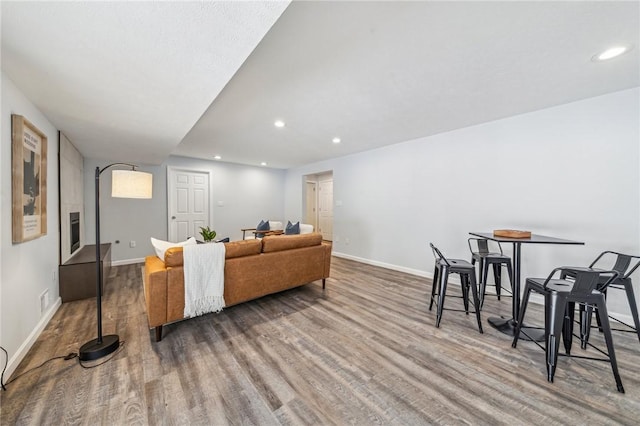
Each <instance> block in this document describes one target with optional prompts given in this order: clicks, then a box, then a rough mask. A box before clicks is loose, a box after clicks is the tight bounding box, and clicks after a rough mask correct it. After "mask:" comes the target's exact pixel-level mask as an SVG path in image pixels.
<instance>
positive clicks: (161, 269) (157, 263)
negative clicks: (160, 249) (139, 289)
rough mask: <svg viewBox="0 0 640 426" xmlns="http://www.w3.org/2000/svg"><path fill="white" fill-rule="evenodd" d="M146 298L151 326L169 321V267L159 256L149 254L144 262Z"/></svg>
mask: <svg viewBox="0 0 640 426" xmlns="http://www.w3.org/2000/svg"><path fill="white" fill-rule="evenodd" d="M143 284H144V298H145V303H146V305H147V317H148V320H149V327H157V326H161V325H162V324H165V323H166V322H167V269H166V268H165V266H164V262H163V261H162V260H160V259H158V256H147V257H146V258H145V262H144V281H143Z"/></svg>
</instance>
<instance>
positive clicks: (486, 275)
mask: <svg viewBox="0 0 640 426" xmlns="http://www.w3.org/2000/svg"><path fill="white" fill-rule="evenodd" d="M488 278H489V264H488V263H487V261H486V260H485V261H484V262H483V264H482V283H481V284H480V286H481V288H480V308H481V309H482V307H483V306H484V298H485V296H486V295H487V279H488Z"/></svg>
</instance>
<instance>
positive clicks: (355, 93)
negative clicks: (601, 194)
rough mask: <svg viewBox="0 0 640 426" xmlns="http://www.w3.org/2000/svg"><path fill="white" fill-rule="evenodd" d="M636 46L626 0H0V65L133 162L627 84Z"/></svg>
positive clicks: (88, 141)
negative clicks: (615, 51) (608, 55)
mask: <svg viewBox="0 0 640 426" xmlns="http://www.w3.org/2000/svg"><path fill="white" fill-rule="evenodd" d="M616 43H626V44H633V45H634V47H633V48H632V50H631V51H630V52H628V53H627V54H625V55H623V56H620V57H618V58H615V59H612V60H610V61H607V62H593V61H591V58H592V56H593V55H595V54H597V53H599V52H600V51H602V50H604V49H605V48H607V47H610V46H611V45H612V44H616ZM639 53H640V3H639V2H635V1H634V2H614V1H606V2H535V1H534V2H506V1H505V2H426V1H425V2H390V1H389V2H302V1H296V2H292V3H291V4H289V3H287V2H204V3H178V2H168V3H155V2H154V3H146V2H145V3H93V2H90V3H76V2H73V3H37V4H35V3H10V4H8V3H6V2H3V3H2V68H3V70H4V71H5V73H6V74H7V75H8V76H9V77H10V78H11V79H12V80H13V81H14V82H15V83H16V85H18V86H19V87H20V88H21V90H23V91H24V92H25V94H26V95H27V96H28V97H29V98H30V99H31V100H32V101H33V102H34V103H35V104H36V106H38V107H39V108H40V110H41V111H43V113H44V114H45V115H46V116H47V117H48V118H49V119H50V121H51V122H52V123H53V124H54V125H56V126H57V127H58V128H59V129H61V130H62V131H63V132H64V133H65V134H66V135H67V136H68V137H69V138H70V139H71V141H72V142H73V143H74V144H75V145H76V146H77V147H78V149H79V150H80V152H81V153H82V154H83V155H84V156H85V157H95V158H105V159H109V160H121V161H122V160H127V161H136V162H140V163H145V164H158V163H160V162H162V161H163V160H164V159H165V158H166V157H167V156H168V155H170V154H174V155H183V156H189V157H195V158H204V159H213V157H214V156H215V155H220V156H221V157H222V160H221V161H228V162H233V163H240V164H249V165H259V164H260V163H261V162H266V163H267V164H268V167H275V168H290V167H295V166H299V165H303V164H308V163H311V162H315V161H320V160H324V159H329V158H334V157H339V156H344V155H348V154H352V153H356V152H361V151H364V150H368V149H373V148H377V147H382V146H386V145H390V144H394V143H399V142H403V141H407V140H411V139H415V138H419V137H424V136H429V135H433V134H437V133H442V132H447V131H451V130H454V129H458V128H462V127H467V126H471V125H474V124H479V123H483V122H487V121H492V120H496V119H500V118H504V117H509V116H513V115H517V114H522V113H526V112H530V111H535V110H538V109H542V108H548V107H551V106H554V105H559V104H563V103H567V102H572V101H576V100H580V99H585V98H588V97H593V96H598V95H601V94H605V93H610V92H614V91H618V90H623V89H628V88H632V87H637V86H640V54H639ZM276 119H280V120H282V121H284V122H285V123H286V124H285V127H283V128H276V127H275V126H274V125H273V123H274V121H275V120H276ZM334 137H340V138H341V140H342V142H341V143H339V144H334V143H332V138H334Z"/></svg>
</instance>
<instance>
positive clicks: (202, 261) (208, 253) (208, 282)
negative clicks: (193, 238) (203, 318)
mask: <svg viewBox="0 0 640 426" xmlns="http://www.w3.org/2000/svg"><path fill="white" fill-rule="evenodd" d="M224 252H225V250H224V244H222V243H210V244H195V245H188V246H184V248H183V256H184V316H185V318H188V317H196V316H198V315H204V314H206V313H209V312H220V311H221V310H222V308H223V307H224Z"/></svg>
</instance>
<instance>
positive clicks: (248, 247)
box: [224, 239, 262, 259]
mask: <svg viewBox="0 0 640 426" xmlns="http://www.w3.org/2000/svg"><path fill="white" fill-rule="evenodd" d="M224 248H225V250H226V251H225V255H224V258H225V259H233V258H234V257H242V256H252V255H254V254H260V251H261V250H262V241H261V240H256V239H253V240H240V241H231V242H230V243H224Z"/></svg>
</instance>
